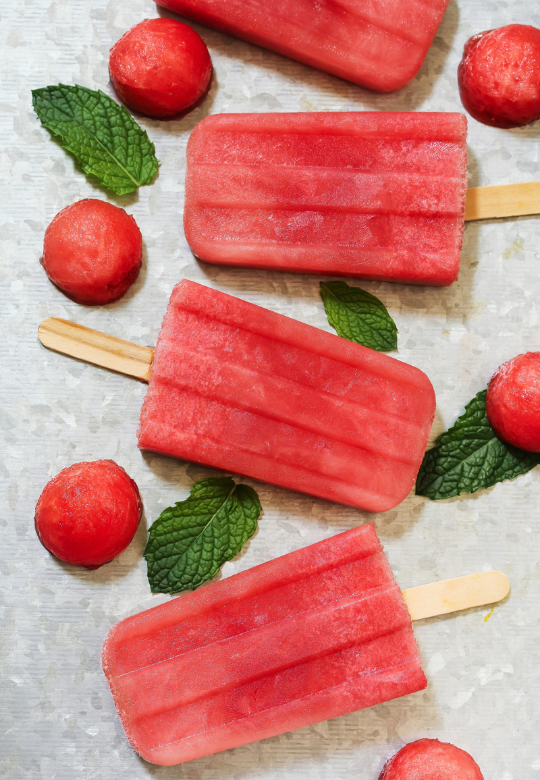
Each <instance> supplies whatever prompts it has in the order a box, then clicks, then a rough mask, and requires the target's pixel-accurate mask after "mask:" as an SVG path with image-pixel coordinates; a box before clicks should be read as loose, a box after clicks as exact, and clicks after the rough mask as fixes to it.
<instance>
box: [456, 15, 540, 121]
mask: <svg viewBox="0 0 540 780" xmlns="http://www.w3.org/2000/svg"><path fill="white" fill-rule="evenodd" d="M458 83H459V92H460V95H461V102H462V103H463V105H464V106H465V108H466V109H467V111H468V112H469V114H470V115H471V116H472V117H474V118H475V119H477V120H478V121H479V122H483V123H484V124H485V125H493V126H494V127H506V128H508V127H521V126H522V125H527V124H529V122H534V121H535V120H536V119H540V30H539V29H537V28H536V27H531V26H530V25H528V24H509V25H508V26H506V27H499V29H497V30H488V31H487V32H482V33H478V35H474V36H473V37H472V38H470V39H469V40H468V41H467V43H466V44H465V49H464V51H463V59H462V60H461V63H460V65H459V68H458Z"/></svg>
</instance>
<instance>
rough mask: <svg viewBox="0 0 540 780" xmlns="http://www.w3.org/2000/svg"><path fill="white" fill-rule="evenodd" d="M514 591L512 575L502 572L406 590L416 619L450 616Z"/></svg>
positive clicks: (471, 576)
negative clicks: (510, 577) (511, 581)
mask: <svg viewBox="0 0 540 780" xmlns="http://www.w3.org/2000/svg"><path fill="white" fill-rule="evenodd" d="M509 592H510V583H509V582H508V577H507V576H506V574H503V573H502V572H500V571H486V572H483V573H481V574H468V575H467V576H466V577H457V578H456V579H453V580H443V581H442V582H431V583H430V584H429V585H420V586H419V587H418V588H408V589H407V590H403V591H402V594H403V598H404V599H405V603H406V604H407V608H408V610H409V613H410V615H411V619H412V620H423V619H424V618H429V617H435V616H436V615H447V614H448V613H450V612H459V611H460V610H462V609H471V607H483V606H485V605H487V604H495V603H496V602H497V601H501V599H504V598H506V596H507V595H508V594H509Z"/></svg>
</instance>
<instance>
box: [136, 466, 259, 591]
mask: <svg viewBox="0 0 540 780" xmlns="http://www.w3.org/2000/svg"><path fill="white" fill-rule="evenodd" d="M261 511H262V508H261V504H260V502H259V498H258V496H257V493H256V492H255V491H254V490H253V488H250V487H248V486H247V485H236V484H235V483H234V481H233V480H232V479H231V477H219V478H212V479H204V480H202V482H197V483H196V484H195V485H194V486H193V488H192V490H191V493H190V494H189V498H186V500H185V501H179V502H178V503H177V504H175V505H174V506H171V507H169V508H168V509H166V510H165V511H164V512H162V513H161V514H160V516H159V517H158V519H157V520H156V521H155V523H153V524H152V526H151V528H150V536H149V539H148V543H147V545H146V548H145V550H144V553H143V554H144V557H145V558H146V563H147V566H148V581H149V582H150V588H151V590H152V593H178V592H179V591H182V590H193V589H194V588H198V587H199V585H202V584H203V582H206V581H207V580H211V579H212V577H214V576H215V575H216V574H217V572H218V571H219V569H220V568H221V567H222V566H223V564H224V563H225V561H230V560H231V558H234V556H235V555H236V554H237V553H239V552H240V550H241V549H242V547H243V546H244V544H245V543H246V542H247V540H248V539H249V538H250V537H251V536H253V534H254V533H255V530H256V528H257V520H258V519H259V515H260V514H261Z"/></svg>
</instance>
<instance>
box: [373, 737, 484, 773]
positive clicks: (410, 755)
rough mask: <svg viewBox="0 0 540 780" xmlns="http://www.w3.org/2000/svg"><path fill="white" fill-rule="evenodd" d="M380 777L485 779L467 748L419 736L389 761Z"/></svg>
mask: <svg viewBox="0 0 540 780" xmlns="http://www.w3.org/2000/svg"><path fill="white" fill-rule="evenodd" d="M379 780H483V775H482V772H481V771H480V767H479V766H478V764H477V763H476V761H475V760H474V759H473V757H472V756H470V755H469V753H466V752H465V751H464V750H461V749H460V748H458V747H456V746H455V745H451V744H450V743H449V742H439V740H438V739H419V740H417V741H416V742H409V744H408V745H405V747H403V748H401V750H400V751H399V752H398V753H396V755H395V756H394V757H393V758H391V759H390V760H389V761H387V762H386V764H385V765H384V768H383V771H382V772H381V774H380V775H379Z"/></svg>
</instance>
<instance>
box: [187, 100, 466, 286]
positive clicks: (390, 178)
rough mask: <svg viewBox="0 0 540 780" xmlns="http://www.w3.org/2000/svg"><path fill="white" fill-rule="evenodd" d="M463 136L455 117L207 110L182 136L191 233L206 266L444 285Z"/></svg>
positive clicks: (461, 120)
mask: <svg viewBox="0 0 540 780" xmlns="http://www.w3.org/2000/svg"><path fill="white" fill-rule="evenodd" d="M466 132H467V120H466V118H465V116H463V115H462V114H443V113H397V112H396V113H379V112H377V113H375V112H363V113H356V112H349V113H322V114H319V113H310V114H220V115H217V116H211V117H208V118H207V119H205V120H203V121H202V122H201V123H200V124H199V125H198V126H197V127H196V128H195V130H194V131H193V133H192V135H191V138H190V140H189V143H188V149H187V175H186V199H185V212H184V228H185V232H186V236H187V240H188V242H189V244H190V246H191V249H192V250H193V252H194V253H195V254H196V255H197V257H199V258H200V259H201V260H205V261H206V262H210V263H217V264H222V265H237V266H249V267H256V268H267V269H279V270H282V271H294V272H297V273H314V274H327V275H331V276H351V277H356V278H364V279H383V280H386V281H393V282H410V283H415V284H429V285H448V284H451V283H452V282H453V281H455V279H456V278H457V275H458V271H459V262H460V252H461V245H462V240H463V228H464V215H465V195H466V188H467V152H466Z"/></svg>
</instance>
